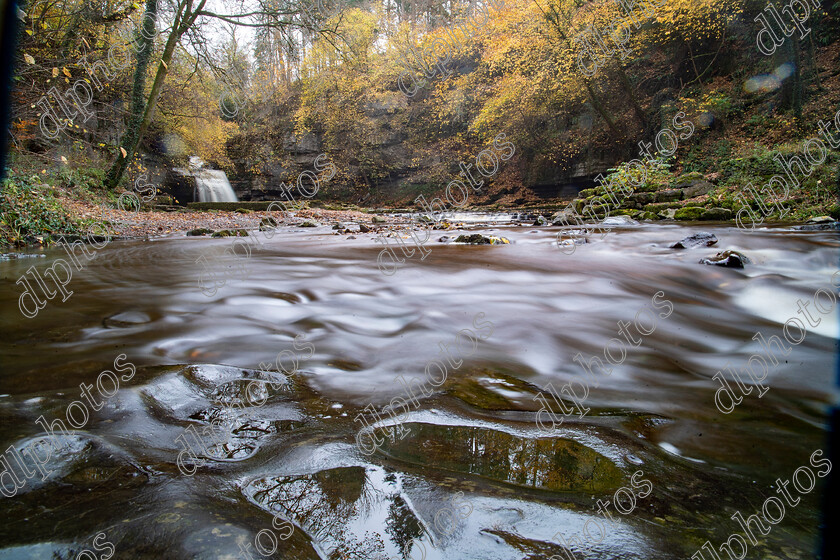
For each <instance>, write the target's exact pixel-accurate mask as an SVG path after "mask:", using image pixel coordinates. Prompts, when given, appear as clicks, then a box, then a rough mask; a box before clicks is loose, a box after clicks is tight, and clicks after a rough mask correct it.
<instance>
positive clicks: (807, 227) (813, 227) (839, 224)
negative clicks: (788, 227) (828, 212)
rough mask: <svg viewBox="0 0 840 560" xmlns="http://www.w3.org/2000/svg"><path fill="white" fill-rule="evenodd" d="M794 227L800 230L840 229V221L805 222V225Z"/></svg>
mask: <svg viewBox="0 0 840 560" xmlns="http://www.w3.org/2000/svg"><path fill="white" fill-rule="evenodd" d="M793 229H795V230H799V231H827V230H832V229H833V230H840V222H830V223H821V224H805V225H803V226H794V227H793Z"/></svg>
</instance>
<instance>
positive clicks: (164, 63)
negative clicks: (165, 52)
mask: <svg viewBox="0 0 840 560" xmlns="http://www.w3.org/2000/svg"><path fill="white" fill-rule="evenodd" d="M160 63H161V64H163V67H164V68H166V69H167V70H169V66H167V65H166V61H164V60H161V61H160Z"/></svg>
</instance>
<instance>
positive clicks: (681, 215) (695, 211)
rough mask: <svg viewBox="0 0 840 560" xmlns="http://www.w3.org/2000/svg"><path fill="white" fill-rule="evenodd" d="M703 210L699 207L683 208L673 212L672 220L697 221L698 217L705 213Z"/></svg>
mask: <svg viewBox="0 0 840 560" xmlns="http://www.w3.org/2000/svg"><path fill="white" fill-rule="evenodd" d="M705 211H706V209H705V208H701V207H700V206H684V207H683V208H680V209H679V210H677V211H676V212H674V219H675V220H699V219H700V216H702V215H703V212H705Z"/></svg>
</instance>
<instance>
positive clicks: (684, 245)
mask: <svg viewBox="0 0 840 560" xmlns="http://www.w3.org/2000/svg"><path fill="white" fill-rule="evenodd" d="M717 242H718V240H717V237H715V234H713V233H709V232H707V231H701V232H700V233H695V234H694V235H690V236H688V237H686V238H685V239H682V240H680V241H677V242H676V243H674V244H673V245H671V249H691V248H693V247H700V246H701V245H702V246H704V247H711V246H712V245H714V244H715V243H717Z"/></svg>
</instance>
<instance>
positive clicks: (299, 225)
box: [298, 220, 321, 227]
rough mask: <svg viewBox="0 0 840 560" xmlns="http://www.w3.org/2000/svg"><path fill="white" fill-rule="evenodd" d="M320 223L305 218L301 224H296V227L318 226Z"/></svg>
mask: <svg viewBox="0 0 840 560" xmlns="http://www.w3.org/2000/svg"><path fill="white" fill-rule="evenodd" d="M320 226H321V224H320V223H318V222H316V221H315V220H306V221H305V222H303V223H302V224H298V227H320Z"/></svg>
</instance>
